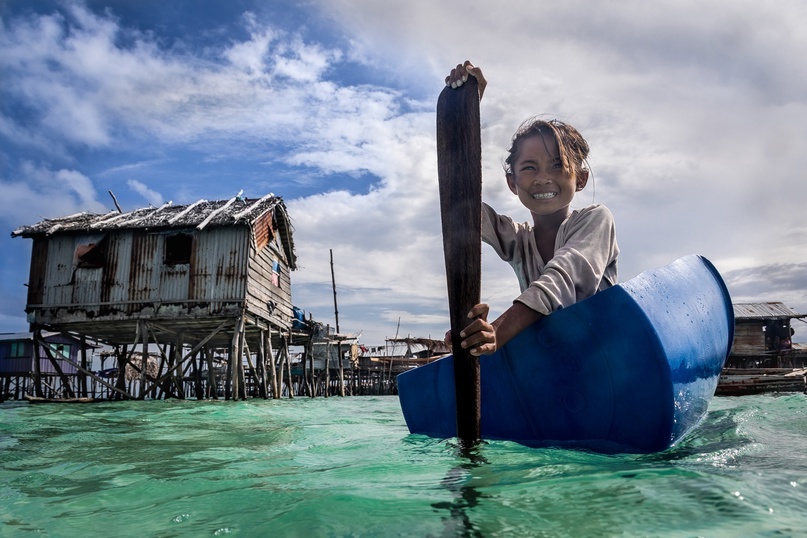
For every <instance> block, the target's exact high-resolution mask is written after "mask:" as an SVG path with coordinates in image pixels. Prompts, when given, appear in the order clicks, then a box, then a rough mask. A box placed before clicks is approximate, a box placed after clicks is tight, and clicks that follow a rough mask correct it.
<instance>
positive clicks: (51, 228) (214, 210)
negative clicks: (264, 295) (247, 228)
mask: <svg viewBox="0 0 807 538" xmlns="http://www.w3.org/2000/svg"><path fill="white" fill-rule="evenodd" d="M276 206H280V207H281V208H282V210H283V213H284V214H285V209H286V208H285V205H284V204H283V199H282V198H280V197H277V196H274V195H273V194H267V195H266V196H264V197H263V198H255V199H250V198H243V197H241V196H240V195H239V196H234V197H233V198H230V199H229V200H214V201H207V200H199V201H198V202H194V203H193V204H189V205H173V204H172V203H170V202H169V203H167V204H165V205H162V206H160V207H144V208H140V209H135V210H134V211H129V212H126V213H118V212H117V211H111V212H109V213H106V214H104V215H100V214H95V213H78V214H75V215H70V216H67V217H58V218H54V219H45V220H43V221H42V222H39V223H37V224H33V225H31V226H23V227H21V228H18V229H16V230H14V231H13V232H11V236H12V237H16V236H20V235H21V236H24V237H31V236H33V235H40V234H52V233H55V232H70V231H81V232H91V231H98V232H103V231H107V230H119V229H131V228H150V229H153V228H189V227H196V228H199V229H202V228H205V227H207V226H227V225H234V224H249V223H251V222H252V221H254V220H255V219H257V218H258V217H260V216H261V215H263V214H264V213H266V212H267V211H270V210H272V209H274V208H275V207H276ZM284 216H285V215H284Z"/></svg>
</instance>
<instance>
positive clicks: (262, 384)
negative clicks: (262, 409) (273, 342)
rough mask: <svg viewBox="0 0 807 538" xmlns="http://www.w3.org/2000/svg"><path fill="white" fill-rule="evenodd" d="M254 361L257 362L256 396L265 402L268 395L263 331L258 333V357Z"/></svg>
mask: <svg viewBox="0 0 807 538" xmlns="http://www.w3.org/2000/svg"><path fill="white" fill-rule="evenodd" d="M255 360H256V361H258V364H257V366H258V376H259V377H258V380H259V382H258V394H259V396H260V397H261V398H263V399H264V400H265V399H267V398H268V397H269V394H268V392H267V390H266V331H264V330H263V329H261V330H260V331H258V356H257V357H256V359H255Z"/></svg>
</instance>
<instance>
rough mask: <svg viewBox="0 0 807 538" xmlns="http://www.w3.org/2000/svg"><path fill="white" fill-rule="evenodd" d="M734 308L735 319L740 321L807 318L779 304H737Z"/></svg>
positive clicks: (805, 315)
mask: <svg viewBox="0 0 807 538" xmlns="http://www.w3.org/2000/svg"><path fill="white" fill-rule="evenodd" d="M732 306H733V307H734V319H738V320H753V319H759V320H763V319H790V318H804V317H807V314H799V313H798V312H796V311H795V310H793V309H792V308H790V307H788V306H785V305H784V304H783V303H778V302H773V303H735V304H734V305H732Z"/></svg>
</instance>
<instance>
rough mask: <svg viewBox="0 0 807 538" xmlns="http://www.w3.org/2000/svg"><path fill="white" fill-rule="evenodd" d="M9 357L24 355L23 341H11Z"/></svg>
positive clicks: (14, 357)
mask: <svg viewBox="0 0 807 538" xmlns="http://www.w3.org/2000/svg"><path fill="white" fill-rule="evenodd" d="M9 357H10V358H12V359H17V358H20V357H25V342H12V343H11V350H10V353H9Z"/></svg>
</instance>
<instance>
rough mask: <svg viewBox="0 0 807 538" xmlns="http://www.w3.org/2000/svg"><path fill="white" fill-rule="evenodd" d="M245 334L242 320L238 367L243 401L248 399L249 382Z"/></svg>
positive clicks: (239, 393)
mask: <svg viewBox="0 0 807 538" xmlns="http://www.w3.org/2000/svg"><path fill="white" fill-rule="evenodd" d="M245 336H246V335H245V333H244V318H243V317H242V318H241V327H240V331H239V334H238V354H237V355H236V357H237V365H238V396H239V398H241V399H242V400H246V399H247V381H246V376H245V375H244V345H245Z"/></svg>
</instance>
